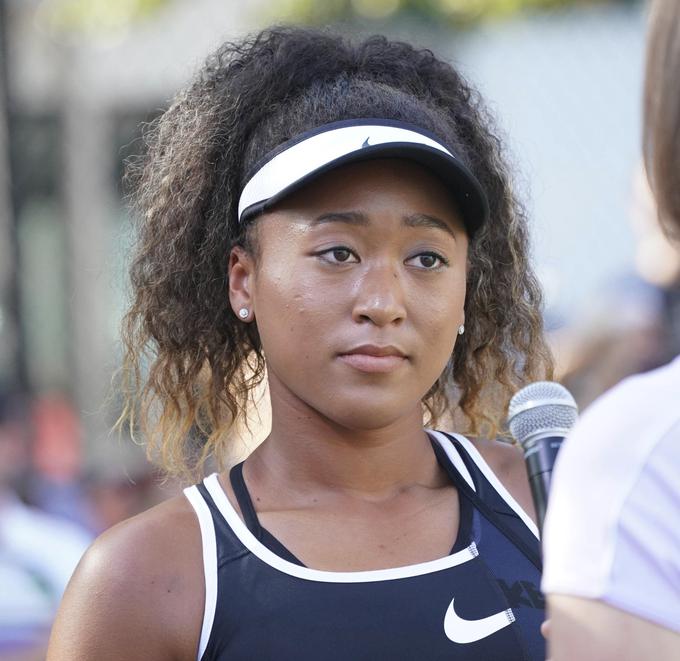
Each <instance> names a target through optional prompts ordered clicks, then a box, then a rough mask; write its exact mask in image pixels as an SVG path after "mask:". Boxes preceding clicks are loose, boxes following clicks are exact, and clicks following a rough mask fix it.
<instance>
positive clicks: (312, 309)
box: [255, 259, 338, 361]
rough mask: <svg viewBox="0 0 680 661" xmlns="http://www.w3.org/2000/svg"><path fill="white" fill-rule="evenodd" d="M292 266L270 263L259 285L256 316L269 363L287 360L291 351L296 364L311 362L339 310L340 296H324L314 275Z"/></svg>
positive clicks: (261, 274) (298, 265) (260, 275)
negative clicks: (270, 361) (317, 345)
mask: <svg viewBox="0 0 680 661" xmlns="http://www.w3.org/2000/svg"><path fill="white" fill-rule="evenodd" d="M293 262H294V260H292V259H285V260H280V261H275V262H273V261H272V260H270V262H269V263H268V264H267V269H266V271H262V272H260V273H259V274H258V277H257V281H256V286H255V314H256V319H257V325H258V330H259V333H260V337H261V339H262V345H263V348H264V351H265V354H267V356H268V359H269V360H274V361H276V360H277V358H278V354H282V358H283V359H284V360H285V358H286V356H290V355H291V350H294V352H295V359H296V360H297V361H300V360H302V359H308V358H309V355H310V354H312V353H313V352H312V351H311V349H312V348H313V347H314V345H315V344H318V343H319V342H320V341H321V339H322V338H323V337H324V336H326V333H325V332H324V330H325V329H326V328H327V327H330V325H331V324H333V323H334V319H333V316H334V314H336V311H337V309H338V301H337V296H330V297H329V296H325V295H324V293H323V285H322V283H320V282H319V281H318V278H317V277H315V276H314V273H313V272H310V271H311V270H310V269H306V268H304V263H302V264H297V265H296V264H295V263H293Z"/></svg>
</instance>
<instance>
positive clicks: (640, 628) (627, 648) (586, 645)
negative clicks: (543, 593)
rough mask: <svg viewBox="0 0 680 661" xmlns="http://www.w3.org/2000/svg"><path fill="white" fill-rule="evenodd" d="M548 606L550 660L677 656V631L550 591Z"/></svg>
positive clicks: (665, 660) (634, 660) (667, 660)
mask: <svg viewBox="0 0 680 661" xmlns="http://www.w3.org/2000/svg"><path fill="white" fill-rule="evenodd" d="M548 609H549V612H550V618H551V619H550V622H549V623H548V624H547V626H546V625H545V624H544V634H545V635H546V637H547V638H548V643H549V652H550V661H571V660H572V659H579V661H638V660H639V659H654V660H655V661H675V660H676V659H680V634H678V633H676V632H674V631H671V630H670V629H666V628H664V627H661V626H659V625H657V624H654V623H653V622H650V621H648V620H645V619H643V618H641V617H637V616H635V615H632V614H631V613H627V612H625V611H622V610H619V609H618V608H614V607H613V606H609V605H608V604H605V603H603V602H601V601H596V600H592V599H582V598H580V597H571V596H567V595H557V594H554V595H550V597H549V598H548Z"/></svg>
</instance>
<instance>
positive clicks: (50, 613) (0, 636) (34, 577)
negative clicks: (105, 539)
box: [0, 493, 91, 657]
mask: <svg viewBox="0 0 680 661" xmlns="http://www.w3.org/2000/svg"><path fill="white" fill-rule="evenodd" d="M0 496H1V497H0V652H2V651H3V650H4V649H5V647H8V646H9V647H11V646H12V645H14V646H18V645H20V644H23V643H29V642H31V641H32V640H33V639H36V638H38V637H39V636H41V635H44V634H45V632H46V631H48V630H49V627H50V625H51V623H52V618H53V617H54V614H55V612H56V610H57V606H58V604H59V601H60V599H61V596H62V594H63V592H64V589H65V588H66V584H67V583H68V581H69V579H70V578H71V574H72V573H73V570H74V569H75V567H76V565H77V564H78V561H79V560H80V557H81V556H82V555H83V553H84V552H85V550H86V549H87V547H88V545H89V544H90V542H91V536H90V534H89V533H87V532H85V531H84V530H82V529H80V528H79V527H78V526H76V525H75V524H72V523H70V522H68V521H62V520H60V519H57V518H55V517H53V516H50V515H48V514H45V513H44V512H41V511H40V510H37V509H35V508H32V507H27V506H26V505H24V504H23V503H21V502H20V501H19V500H18V499H16V498H14V497H13V496H11V495H8V494H4V493H3V494H1V495H0ZM1 656H2V654H1V653H0V657H1Z"/></svg>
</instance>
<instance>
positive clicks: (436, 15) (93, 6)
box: [40, 0, 680, 32]
mask: <svg viewBox="0 0 680 661" xmlns="http://www.w3.org/2000/svg"><path fill="white" fill-rule="evenodd" d="M178 1H180V0H43V1H42V3H41V5H40V10H41V13H43V15H44V16H46V17H47V20H48V23H49V24H50V25H51V26H52V27H53V28H56V29H57V30H63V31H72V30H74V31H84V32H99V31H104V32H106V31H112V30H117V29H122V28H126V27H128V26H129V25H130V24H131V23H134V22H136V21H138V20H140V19H143V18H145V17H148V16H150V15H152V14H153V13H154V12H155V11H156V10H158V9H161V8H162V7H165V6H167V5H169V4H171V3H172V2H178ZM183 1H184V2H192V1H194V0H183ZM238 1H239V0H232V2H233V3H234V5H236V4H237V3H238ZM640 1H641V0H269V1H268V2H262V3H259V2H258V3H256V4H257V9H255V15H256V16H258V17H259V18H260V19H264V20H277V21H282V20H283V21H295V22H299V23H307V24H312V25H314V24H324V23H333V22H336V21H343V20H352V19H354V20H364V19H369V20H370V19H373V20H385V19H390V18H394V17H397V16H398V15H405V14H406V15H411V16H416V17H419V18H422V19H425V20H431V21H435V22H437V23H443V24H452V25H458V26H462V25H466V24H470V23H474V22H476V21H479V20H483V19H487V18H503V17H508V16H510V15H512V14H514V13H516V12H519V11H522V10H531V9H534V10H538V9H557V8H561V7H567V6H577V5H596V4H607V3H609V4H629V5H633V4H637V3H639V2H640ZM679 1H680V0H679ZM241 2H243V3H244V4H242V5H241V6H242V7H243V8H244V9H245V10H246V11H248V10H252V9H254V7H253V6H252V5H251V6H249V2H248V0H241ZM225 4H226V3H225ZM232 10H233V9H232Z"/></svg>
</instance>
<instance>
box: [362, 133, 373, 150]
mask: <svg viewBox="0 0 680 661" xmlns="http://www.w3.org/2000/svg"><path fill="white" fill-rule="evenodd" d="M370 137H371V136H370V135H369V136H368V138H366V140H364V144H363V145H361V148H362V149H363V148H364V147H370V146H371V145H370V144H369V143H368V140H369V138H370Z"/></svg>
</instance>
